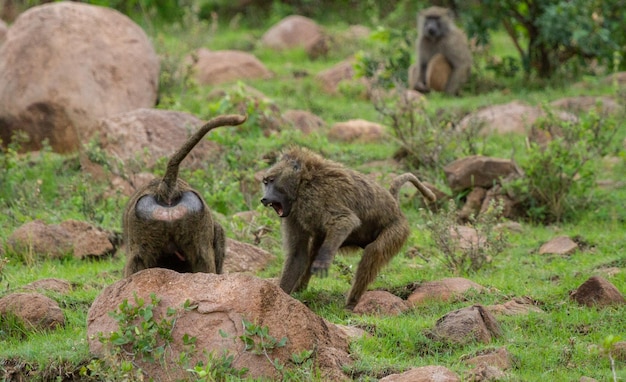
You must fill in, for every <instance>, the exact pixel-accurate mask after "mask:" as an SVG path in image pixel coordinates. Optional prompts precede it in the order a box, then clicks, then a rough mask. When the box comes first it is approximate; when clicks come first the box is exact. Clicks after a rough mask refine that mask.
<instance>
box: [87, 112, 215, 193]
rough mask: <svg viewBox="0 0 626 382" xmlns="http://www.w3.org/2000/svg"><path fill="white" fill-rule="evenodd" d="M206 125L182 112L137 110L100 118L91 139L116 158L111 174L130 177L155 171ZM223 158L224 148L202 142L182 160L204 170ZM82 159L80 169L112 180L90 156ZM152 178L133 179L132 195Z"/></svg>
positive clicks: (190, 165)
mask: <svg viewBox="0 0 626 382" xmlns="http://www.w3.org/2000/svg"><path fill="white" fill-rule="evenodd" d="M204 123H205V121H202V120H200V119H199V118H197V117H195V116H193V115H191V114H187V113H183V112H178V111H169V110H159V109H137V110H133V111H130V112H128V113H122V114H118V115H116V116H114V117H110V118H103V119H101V120H100V121H99V122H98V123H97V124H96V125H94V126H93V127H92V128H91V129H89V134H88V136H89V137H90V139H92V138H93V139H95V140H96V142H97V145H98V148H99V149H100V150H102V151H103V152H104V153H105V154H106V156H107V157H110V158H115V160H110V161H108V164H109V166H110V167H111V172H113V173H114V174H120V175H124V176H131V175H133V174H139V173H141V172H143V171H145V170H149V169H152V168H153V167H154V165H155V164H156V163H157V161H158V160H159V159H161V158H164V157H167V158H169V157H170V156H171V155H172V154H173V153H174V152H176V151H177V150H178V149H179V148H180V147H181V146H182V145H183V143H184V142H185V141H186V140H187V139H188V138H189V137H190V136H191V135H192V134H193V133H194V132H195V131H196V130H197V129H198V128H199V127H200V126H202V125H203V124H204ZM138 148H141V149H138ZM144 148H145V149H146V150H144ZM221 155H222V149H221V148H220V146H219V145H218V144H217V143H215V142H212V141H210V140H208V139H203V140H201V141H200V142H199V143H198V144H197V145H196V146H195V147H194V149H193V150H192V151H191V152H190V153H189V154H188V155H187V157H186V158H185V159H184V160H183V162H182V163H181V167H188V168H192V169H199V168H204V166H206V163H207V162H213V161H216V160H218V158H220V157H221ZM80 160H81V166H82V167H83V168H84V169H86V171H87V172H89V173H90V174H92V175H94V176H96V177H97V178H101V179H106V178H108V177H110V174H108V173H106V172H105V171H104V170H103V169H102V167H101V166H100V165H97V164H95V163H93V162H92V161H91V160H90V159H89V157H88V155H84V154H83V155H81V158H80ZM153 177H154V176H152V177H147V176H145V174H144V176H143V177H139V178H136V179H134V180H136V181H137V183H136V184H134V187H130V189H131V192H132V191H134V190H135V188H137V187H139V186H141V185H143V182H144V181H149V180H151V178H153ZM149 178H150V179H149Z"/></svg>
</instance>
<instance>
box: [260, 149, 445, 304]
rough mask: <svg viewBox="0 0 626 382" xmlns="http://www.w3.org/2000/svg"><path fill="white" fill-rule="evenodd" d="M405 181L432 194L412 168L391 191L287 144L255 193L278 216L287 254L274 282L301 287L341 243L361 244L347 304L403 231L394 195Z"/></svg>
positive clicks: (289, 288) (395, 248)
mask: <svg viewBox="0 0 626 382" xmlns="http://www.w3.org/2000/svg"><path fill="white" fill-rule="evenodd" d="M406 181H411V182H412V183H414V184H416V186H418V184H419V186H418V188H419V190H420V191H421V192H422V193H423V194H424V195H425V196H426V197H428V198H429V199H432V200H434V198H435V196H434V195H433V193H432V192H431V191H430V190H429V189H428V188H426V187H424V186H423V185H422V184H421V182H419V180H418V179H417V177H415V176H414V175H412V174H408V175H406V174H405V175H401V176H400V177H398V178H397V179H396V180H395V181H394V182H393V185H392V190H393V191H392V192H393V193H394V194H392V193H391V192H389V191H388V190H386V189H384V188H383V187H381V186H380V185H378V184H377V183H376V182H375V181H373V180H371V179H369V178H368V177H367V176H365V175H363V174H361V173H359V172H356V171H353V170H351V169H349V168H346V167H344V166H343V165H341V164H339V163H336V162H333V161H330V160H327V159H324V158H322V157H321V156H319V155H317V154H315V153H313V152H311V151H309V150H307V149H303V148H292V149H289V150H288V151H286V152H285V153H284V154H283V155H282V157H281V159H280V160H279V161H278V162H277V163H276V164H274V165H273V166H272V167H271V168H270V169H269V170H267V172H266V174H265V176H264V178H263V184H264V189H265V194H264V196H263V199H261V202H262V203H263V204H264V205H265V206H271V207H273V208H274V210H275V211H276V213H277V214H278V216H280V217H281V218H282V222H281V223H282V229H283V232H282V235H283V244H284V249H285V251H286V254H285V264H284V266H283V270H282V275H281V278H280V287H281V288H282V289H283V290H284V291H285V292H287V293H292V292H296V291H299V290H303V289H305V288H306V287H307V285H308V283H309V279H310V278H311V274H312V273H315V274H318V275H321V276H326V275H327V274H328V269H329V267H330V265H331V263H332V261H333V258H334V256H335V254H336V253H337V251H338V250H339V249H340V248H357V247H360V248H363V255H362V257H361V261H360V263H359V265H358V268H357V270H356V274H355V275H354V281H353V283H352V288H351V289H350V292H349V293H348V296H347V300H346V308H347V309H350V310H352V309H353V308H354V306H355V305H356V304H357V303H358V301H359V299H360V298H361V296H362V295H363V293H364V292H365V290H366V288H367V286H368V285H369V284H370V283H371V282H372V281H373V280H374V279H375V278H376V275H377V274H378V272H379V270H380V269H381V268H382V267H383V266H384V265H385V264H387V263H388V262H389V260H391V258H392V257H393V256H394V255H396V254H397V253H398V252H399V251H400V249H401V248H402V246H403V245H404V244H405V242H406V240H407V238H408V236H409V224H408V222H407V220H406V218H405V216H404V214H403V213H402V211H400V208H399V206H398V203H397V201H396V198H397V193H398V190H399V188H400V186H401V185H402V184H401V183H404V182H406ZM416 182H417V183H416Z"/></svg>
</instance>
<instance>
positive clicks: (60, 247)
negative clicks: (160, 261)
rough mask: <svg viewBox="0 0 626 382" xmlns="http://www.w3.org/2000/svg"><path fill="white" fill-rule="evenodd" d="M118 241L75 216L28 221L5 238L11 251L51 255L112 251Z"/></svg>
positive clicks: (99, 254)
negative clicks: (48, 221) (52, 221)
mask: <svg viewBox="0 0 626 382" xmlns="http://www.w3.org/2000/svg"><path fill="white" fill-rule="evenodd" d="M118 245H119V242H118V238H117V237H116V236H115V234H114V233H112V232H108V231H105V230H103V229H101V228H99V227H95V226H93V225H91V224H89V223H86V222H81V221H78V220H66V221H64V222H62V223H61V224H46V223H44V222H43V221H41V220H33V221H30V222H28V223H26V224H24V225H22V226H20V227H19V228H17V229H16V230H15V231H13V233H11V235H10V236H9V237H8V239H7V247H8V248H10V249H11V250H12V251H14V252H18V253H20V252H23V253H25V252H29V253H32V254H34V255H36V256H41V257H47V258H52V259H60V258H63V257H64V256H65V255H67V254H72V255H73V256H74V257H75V258H78V259H84V258H94V257H104V256H110V255H113V254H114V253H115V252H116V251H117V247H118Z"/></svg>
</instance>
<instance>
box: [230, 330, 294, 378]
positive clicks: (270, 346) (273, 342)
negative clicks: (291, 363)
mask: <svg viewBox="0 0 626 382" xmlns="http://www.w3.org/2000/svg"><path fill="white" fill-rule="evenodd" d="M243 328H244V334H242V335H241V336H239V339H240V340H242V341H243V343H244V345H245V350H246V351H250V352H252V354H257V355H263V356H265V358H267V360H268V361H269V362H270V363H271V364H272V365H273V366H274V368H276V370H278V371H279V372H282V370H283V365H282V364H281V363H280V361H279V360H278V358H276V359H274V360H272V359H271V358H270V353H272V352H273V351H274V350H275V349H277V348H282V347H283V346H285V344H286V343H287V337H283V338H281V339H280V340H279V339H277V338H275V337H273V336H272V335H270V333H269V328H268V327H267V326H259V325H257V324H254V323H252V322H250V321H247V320H245V319H244V320H243Z"/></svg>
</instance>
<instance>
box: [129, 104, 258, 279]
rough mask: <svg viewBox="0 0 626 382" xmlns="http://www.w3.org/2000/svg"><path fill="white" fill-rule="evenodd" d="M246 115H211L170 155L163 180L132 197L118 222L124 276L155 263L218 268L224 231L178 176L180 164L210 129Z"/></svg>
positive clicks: (195, 268)
mask: <svg viewBox="0 0 626 382" xmlns="http://www.w3.org/2000/svg"><path fill="white" fill-rule="evenodd" d="M246 118H247V117H246V116H241V115H224V116H219V117H216V118H213V119H211V120H210V121H209V122H207V123H206V124H205V125H204V126H202V127H201V128H200V129H199V130H198V131H196V132H195V133H194V134H193V135H192V136H191V137H189V139H188V140H187V141H186V142H185V143H184V144H183V146H182V147H181V148H180V149H179V150H178V151H177V152H176V153H174V155H172V157H171V158H170V160H169V162H168V163H167V170H166V171H165V175H163V178H162V179H155V180H153V181H151V182H149V183H148V184H146V185H145V186H143V187H141V188H140V189H138V190H137V191H135V193H134V194H133V195H132V196H131V197H130V199H129V201H128V203H127V205H126V209H125V210H124V218H123V221H122V226H123V227H122V228H123V240H124V243H126V257H127V260H126V266H125V268H124V276H126V277H128V276H130V275H132V274H133V273H135V272H138V271H140V270H142V269H146V268H155V267H160V268H169V269H173V270H175V271H178V272H207V273H221V272H222V265H223V262H224V254H225V240H226V237H225V235H224V230H223V229H222V227H221V226H220V225H219V223H217V222H216V221H214V220H213V218H212V216H211V211H210V210H209V207H208V206H207V204H206V202H205V201H204V199H203V198H202V196H200V194H199V193H197V192H196V191H195V190H194V189H192V188H191V187H190V186H189V185H188V184H187V182H185V181H184V180H182V179H179V178H178V168H179V165H180V162H182V160H183V159H185V157H186V156H187V154H189V152H190V151H191V150H192V149H193V148H194V146H195V145H196V144H197V143H198V142H200V140H201V139H202V138H203V137H204V135H205V134H206V133H208V132H209V131H210V130H212V129H214V128H216V127H219V126H225V125H229V126H235V125H240V124H242V123H243V122H244V121H245V120H246Z"/></svg>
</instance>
